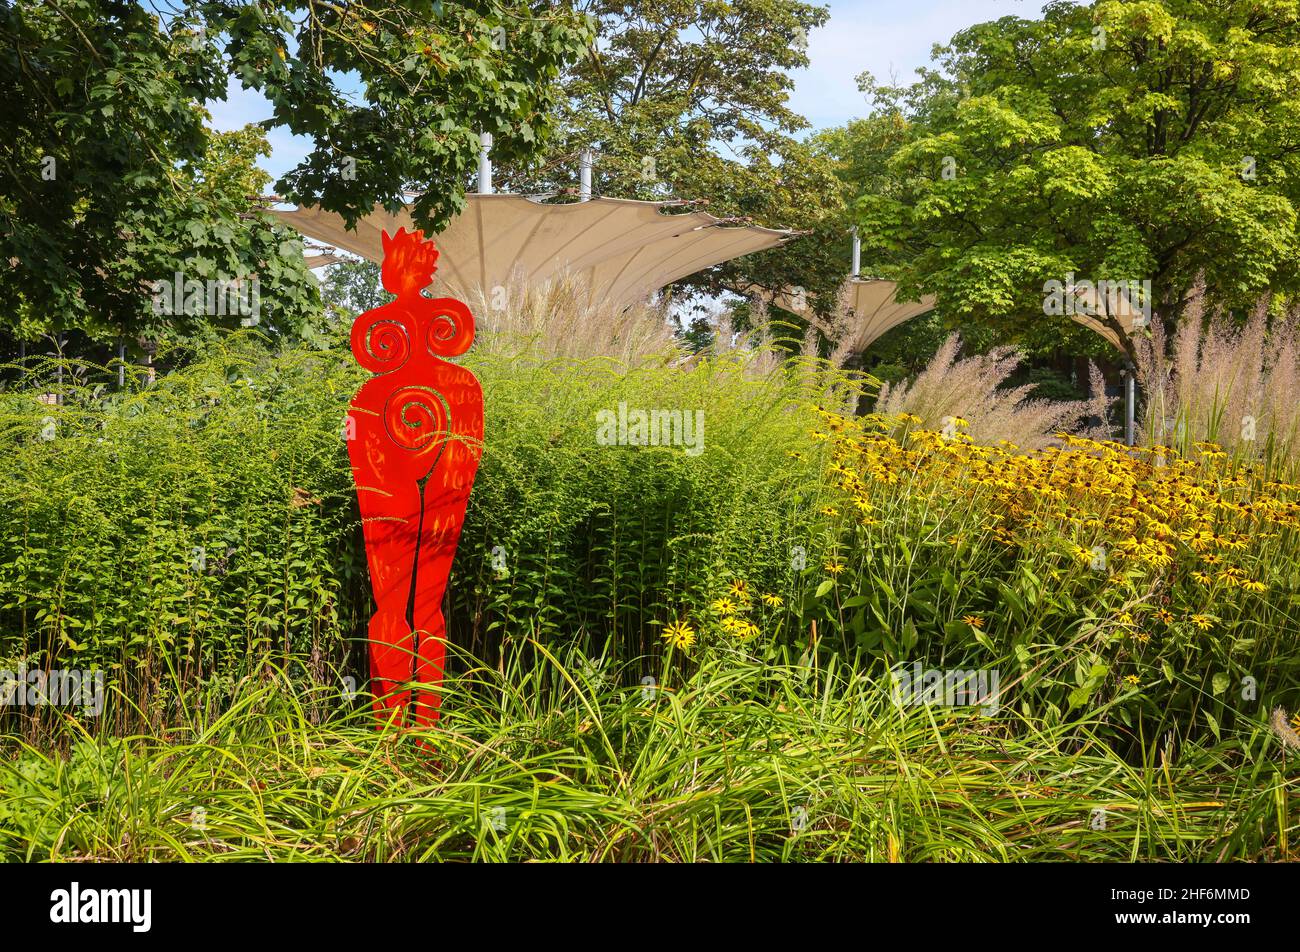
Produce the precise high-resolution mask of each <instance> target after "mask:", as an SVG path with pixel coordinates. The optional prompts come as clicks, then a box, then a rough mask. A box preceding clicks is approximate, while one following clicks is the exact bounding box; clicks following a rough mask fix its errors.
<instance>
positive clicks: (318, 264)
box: [302, 252, 346, 271]
mask: <svg viewBox="0 0 1300 952" xmlns="http://www.w3.org/2000/svg"><path fill="white" fill-rule="evenodd" d="M344 260H346V259H345V258H343V257H341V256H340V255H336V254H331V253H330V252H325V253H324V254H312V255H307V256H305V257H304V258H303V259H302V263H303V264H305V265H306V266H307V270H308V271H315V270H316V269H317V268H324V267H326V266H327V265H331V264H338V263H339V262H340V261H344Z"/></svg>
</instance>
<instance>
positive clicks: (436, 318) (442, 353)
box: [425, 298, 474, 357]
mask: <svg viewBox="0 0 1300 952" xmlns="http://www.w3.org/2000/svg"><path fill="white" fill-rule="evenodd" d="M429 304H430V305H431V307H432V308H433V316H432V317H431V318H429V319H428V329H427V331H426V332H425V346H426V347H428V348H429V353H431V354H433V355H434V356H435V357H459V356H460V355H461V354H463V353H465V351H467V350H469V346H470V344H472V343H474V315H473V314H471V313H470V310H469V308H468V307H466V306H465V305H464V304H462V303H461V302H460V301H457V300H456V299H455V298H435V299H434V300H432V301H430V302H429Z"/></svg>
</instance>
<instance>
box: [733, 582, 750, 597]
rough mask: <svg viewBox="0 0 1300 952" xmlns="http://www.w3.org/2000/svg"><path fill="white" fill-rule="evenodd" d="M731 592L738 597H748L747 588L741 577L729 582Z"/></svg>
mask: <svg viewBox="0 0 1300 952" xmlns="http://www.w3.org/2000/svg"><path fill="white" fill-rule="evenodd" d="M731 594H732V595H734V596H736V598H739V599H746V598H749V589H748V588H747V587H746V586H745V580H744V579H743V578H738V579H736V580H735V581H734V582H732V583H731Z"/></svg>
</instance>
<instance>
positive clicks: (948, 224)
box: [840, 0, 1300, 341]
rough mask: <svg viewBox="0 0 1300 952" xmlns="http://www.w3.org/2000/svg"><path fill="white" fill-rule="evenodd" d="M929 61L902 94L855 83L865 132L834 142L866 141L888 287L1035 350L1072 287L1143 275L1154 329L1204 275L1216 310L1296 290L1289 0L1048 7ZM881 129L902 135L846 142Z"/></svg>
mask: <svg viewBox="0 0 1300 952" xmlns="http://www.w3.org/2000/svg"><path fill="white" fill-rule="evenodd" d="M936 56H937V60H938V63H939V66H940V68H939V69H934V70H925V71H923V73H922V76H921V78H920V80H919V81H918V82H917V83H915V84H912V85H909V86H881V85H878V84H877V83H876V82H875V80H874V79H873V78H872V77H871V76H869V75H866V74H864V75H863V76H862V77H861V78H860V84H861V85H862V88H863V89H864V91H865V92H866V93H868V95H870V96H871V97H872V98H873V100H874V102H875V105H876V111H875V113H874V115H873V119H874V120H875V122H876V124H877V125H876V127H875V128H874V130H868V129H867V128H865V127H859V128H858V129H856V130H855V129H853V128H852V127H851V128H850V129H849V130H845V131H842V132H841V133H840V135H841V137H849V138H852V137H853V136H854V135H855V134H857V137H858V138H857V141H858V142H859V143H864V144H866V145H867V150H866V151H867V157H865V158H861V159H859V162H858V167H859V169H860V170H861V171H862V172H863V174H865V175H867V179H866V180H865V184H869V185H870V186H871V187H868V188H864V189H863V191H862V193H861V196H860V198H859V199H858V201H857V207H856V211H857V221H858V223H859V226H860V228H861V232H862V235H863V239H864V254H865V255H866V257H867V260H868V261H869V262H870V263H871V265H872V266H873V267H874V268H875V269H876V270H878V271H881V272H883V273H886V274H888V275H889V276H893V277H896V278H897V279H899V280H900V282H901V283H902V286H903V290H904V292H905V293H911V294H916V293H921V292H929V293H934V294H936V295H938V298H939V302H940V307H941V309H942V310H943V312H944V313H945V314H947V315H949V316H950V317H952V318H954V319H960V320H964V321H969V320H971V319H984V320H987V321H990V322H993V323H995V324H997V325H998V326H999V327H1001V328H1003V330H1004V331H1005V332H1006V333H1007V334H1008V335H1011V336H1015V337H1019V338H1021V339H1022V340H1040V341H1041V340H1043V339H1045V338H1048V337H1051V336H1053V335H1057V334H1059V333H1060V332H1061V331H1062V329H1063V328H1068V327H1069V326H1070V325H1069V322H1068V320H1065V319H1061V318H1056V319H1053V318H1049V317H1048V316H1046V315H1045V314H1044V310H1043V300H1044V285H1045V283H1046V282H1049V281H1052V280H1056V281H1062V282H1065V281H1068V280H1069V276H1070V275H1073V276H1074V278H1075V279H1076V280H1080V279H1086V280H1090V281H1094V282H1095V281H1099V280H1109V281H1139V282H1141V281H1150V282H1151V288H1152V298H1153V301H1154V305H1155V314H1156V319H1163V320H1166V321H1168V320H1172V319H1174V318H1175V317H1176V316H1177V314H1178V312H1179V309H1180V307H1181V304H1182V302H1183V300H1184V298H1185V296H1186V294H1187V293H1188V291H1189V289H1190V288H1192V287H1193V286H1194V285H1195V284H1196V282H1197V279H1198V276H1201V275H1203V276H1204V280H1205V283H1206V285H1207V286H1208V287H1209V289H1210V291H1211V293H1212V294H1213V295H1215V296H1217V297H1218V299H1219V300H1220V301H1221V302H1222V303H1225V304H1227V305H1229V306H1233V305H1240V304H1243V303H1245V302H1246V301H1248V300H1250V299H1252V298H1253V297H1254V296H1255V295H1257V294H1258V293H1259V292H1260V291H1262V290H1264V289H1266V288H1267V289H1272V290H1282V291H1293V290H1294V288H1295V287H1296V283H1297V279H1298V274H1297V265H1296V258H1297V251H1298V250H1300V249H1298V247H1297V231H1296V227H1297V211H1296V209H1297V201H1300V12H1298V11H1297V5H1296V4H1295V3H1294V2H1289V0H1286V2H1283V0H1228V2H1206V0H1139V2H1120V0H1100V2H1096V3H1093V4H1092V5H1090V6H1076V5H1075V4H1073V3H1065V2H1058V3H1053V4H1051V5H1050V6H1049V7H1048V8H1047V9H1046V11H1045V13H1044V16H1043V19H1041V20H1026V19H1020V18H1017V17H1004V18H1002V19H1000V20H997V21H994V22H992V23H985V24H980V25H978V26H975V27H972V28H970V29H968V30H965V31H962V32H961V33H958V34H957V35H956V36H955V37H954V38H953V40H952V41H951V43H949V44H948V45H947V46H944V47H940V48H937V50H936ZM881 123H888V124H889V125H890V126H892V127H893V128H897V129H901V130H903V134H902V135H901V136H896V137H892V138H890V137H885V138H883V139H881V138H877V139H876V140H875V141H874V142H872V141H870V140H868V139H864V138H863V136H864V135H866V133H867V132H868V131H874V132H877V133H878V132H879V131H880V124H881ZM882 179H883V181H882ZM1126 330H1128V328H1126Z"/></svg>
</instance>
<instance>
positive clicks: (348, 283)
mask: <svg viewBox="0 0 1300 952" xmlns="http://www.w3.org/2000/svg"><path fill="white" fill-rule="evenodd" d="M320 294H321V300H323V301H324V302H325V307H326V308H327V309H329V311H330V312H331V313H332V315H333V316H334V318H335V319H336V320H350V319H351V318H354V317H356V316H357V315H358V314H360V313H361V312H362V311H370V310H373V309H374V308H377V307H379V306H380V305H382V304H385V303H386V302H388V301H391V300H392V299H393V295H391V294H389V293H388V292H387V291H385V290H384V288H383V286H382V285H381V284H380V283H379V265H377V264H375V263H374V262H373V261H366V260H365V259H350V258H349V259H347V260H344V261H340V262H338V263H337V264H333V265H330V267H329V268H328V269H327V270H326V273H325V280H324V281H322V282H321V291H320Z"/></svg>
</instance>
